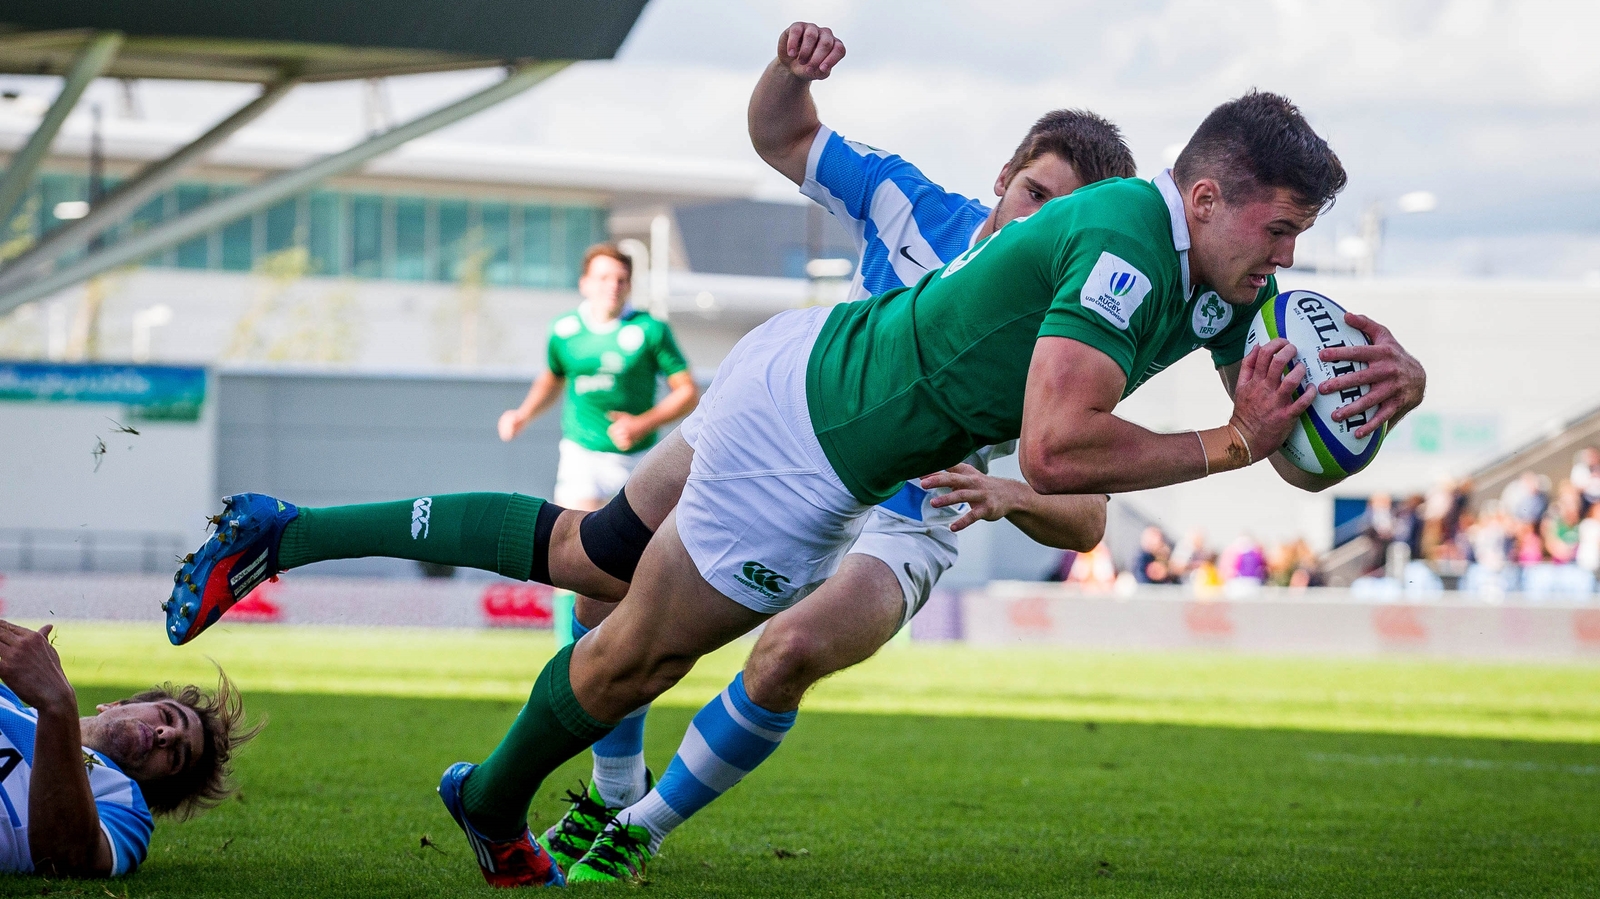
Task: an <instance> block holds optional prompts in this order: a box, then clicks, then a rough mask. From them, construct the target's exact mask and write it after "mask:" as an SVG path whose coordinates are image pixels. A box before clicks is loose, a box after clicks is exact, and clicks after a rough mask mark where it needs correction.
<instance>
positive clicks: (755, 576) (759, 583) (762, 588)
mask: <svg viewBox="0 0 1600 899" xmlns="http://www.w3.org/2000/svg"><path fill="white" fill-rule="evenodd" d="M740 571H741V572H742V573H741V574H736V575H734V576H733V579H734V580H736V581H738V582H739V583H741V584H744V585H745V586H746V587H749V588H751V589H752V590H755V591H756V592H758V593H761V594H762V595H764V596H766V597H767V598H768V599H777V598H778V596H779V594H781V593H782V592H783V589H784V587H786V586H788V584H789V579H788V578H786V577H784V576H783V575H781V574H779V573H777V572H776V571H773V570H772V569H771V568H768V567H767V566H765V565H763V564H761V563H760V562H746V563H744V567H743V568H742V569H740Z"/></svg>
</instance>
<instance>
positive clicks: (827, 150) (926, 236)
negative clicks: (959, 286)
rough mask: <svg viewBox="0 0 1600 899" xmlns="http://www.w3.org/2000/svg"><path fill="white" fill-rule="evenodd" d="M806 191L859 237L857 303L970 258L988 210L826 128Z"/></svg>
mask: <svg viewBox="0 0 1600 899" xmlns="http://www.w3.org/2000/svg"><path fill="white" fill-rule="evenodd" d="M800 192H801V193H802V194H805V195H806V196H807V197H810V198H811V199H813V200H815V201H817V202H818V203H820V204H822V207H823V208H824V209H827V210H828V211H829V212H831V213H833V215H834V217H835V218H837V219H838V220H839V224H841V225H843V226H844V227H845V230H847V231H849V232H850V234H851V235H852V236H853V237H855V240H856V252H857V253H858V254H859V261H858V264H857V265H856V275H855V279H854V280H853V281H852V282H851V285H850V296H849V299H852V300H859V299H864V298H866V297H871V296H877V295H878V294H880V293H885V292H887V291H890V290H894V289H895V288H897V287H905V286H906V285H909V284H915V283H916V281H917V279H918V278H921V277H922V276H923V275H924V274H926V273H928V272H931V271H933V270H934V269H936V268H940V267H942V266H943V265H944V264H945V263H946V262H949V261H950V260H952V259H954V258H956V257H957V256H959V255H961V254H962V253H964V252H966V251H967V248H968V247H971V246H972V238H973V237H974V236H975V235H976V234H977V233H978V229H979V228H981V227H983V223H984V222H985V221H986V220H988V218H989V212H990V210H989V207H987V206H985V205H983V204H982V203H979V202H978V201H977V200H971V199H968V198H966V197H963V196H961V195H960V194H956V193H951V192H950V191H947V190H945V189H944V188H942V187H940V186H939V185H937V184H934V183H933V182H932V181H929V180H928V176H927V175H924V174H922V172H921V171H919V170H918V169H917V167H916V166H914V165H912V164H911V163H909V162H906V161H905V160H904V159H901V158H900V157H899V156H895V155H893V154H891V153H886V152H884V151H883V150H879V149H877V148H876V147H869V146H867V145H866V144H862V143H857V142H855V141H852V140H845V139H844V138H843V137H840V136H839V135H838V134H835V133H834V132H833V131H832V130H831V129H829V128H828V127H827V126H826V125H824V126H823V127H822V128H821V129H820V130H819V131H817V136H816V139H815V140H813V141H812V143H811V153H810V155H809V156H807V157H806V180H805V183H804V184H802V185H801V186H800Z"/></svg>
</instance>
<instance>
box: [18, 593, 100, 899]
mask: <svg viewBox="0 0 1600 899" xmlns="http://www.w3.org/2000/svg"><path fill="white" fill-rule="evenodd" d="M50 630H51V626H50V625H48V624H47V625H45V626H44V627H42V628H40V629H39V630H37V631H31V630H28V629H27V628H25V627H21V626H18V625H15V624H12V623H11V622H9V621H0V680H4V681H5V684H6V686H8V687H10V688H11V692H13V693H15V694H17V698H19V699H21V700H22V701H23V702H25V703H27V704H28V705H30V706H32V707H33V709H34V711H36V712H38V713H39V726H38V728H37V729H36V730H35V732H34V738H33V740H34V741H33V765H32V769H31V771H30V772H29V780H28V849H29V852H30V853H31V854H32V856H33V865H34V870H35V871H37V872H38V873H40V874H75V875H80V876H81V875H89V876H94V877H107V876H110V874H111V867H112V862H113V859H112V855H111V843H110V842H109V841H108V840H107V839H106V835H105V831H103V830H101V829H100V813H99V811H97V810H96V809H95V804H94V792H93V791H92V790H90V788H89V775H88V774H87V773H86V772H85V770H84V767H83V733H82V730H81V729H80V727H79V724H78V696H77V694H76V693H75V692H74V691H73V689H72V684H70V683H68V682H67V675H66V673H65V672H63V671H62V670H61V659H60V657H59V656H57V655H56V650H55V647H53V646H51V645H50Z"/></svg>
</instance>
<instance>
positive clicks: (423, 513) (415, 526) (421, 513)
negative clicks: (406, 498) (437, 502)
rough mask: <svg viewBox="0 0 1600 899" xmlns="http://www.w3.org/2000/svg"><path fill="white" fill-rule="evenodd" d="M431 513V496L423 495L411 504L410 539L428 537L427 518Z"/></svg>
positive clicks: (424, 538)
mask: <svg viewBox="0 0 1600 899" xmlns="http://www.w3.org/2000/svg"><path fill="white" fill-rule="evenodd" d="M432 515H433V497H431V496H424V497H423V498H422V499H419V500H417V501H416V502H414V503H412V504H411V539H412V540H426V539H428V519H429V518H430V517H431V516H432Z"/></svg>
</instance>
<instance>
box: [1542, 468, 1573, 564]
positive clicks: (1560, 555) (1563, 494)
mask: <svg viewBox="0 0 1600 899" xmlns="http://www.w3.org/2000/svg"><path fill="white" fill-rule="evenodd" d="M1582 503H1583V498H1582V494H1580V493H1579V492H1578V488H1577V487H1575V486H1573V485H1572V482H1571V481H1562V482H1561V489H1560V491H1558V492H1557V494H1556V501H1555V502H1554V503H1552V504H1551V506H1550V510H1549V512H1548V513H1547V514H1546V515H1545V517H1544V521H1543V522H1542V523H1541V524H1540V526H1539V530H1540V536H1541V537H1542V538H1543V539H1544V551H1545V553H1546V554H1547V555H1548V556H1549V557H1550V561H1552V562H1556V563H1566V562H1571V561H1572V560H1573V559H1574V558H1576V557H1577V555H1578V522H1579V521H1581V520H1582V512H1581V510H1582Z"/></svg>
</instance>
